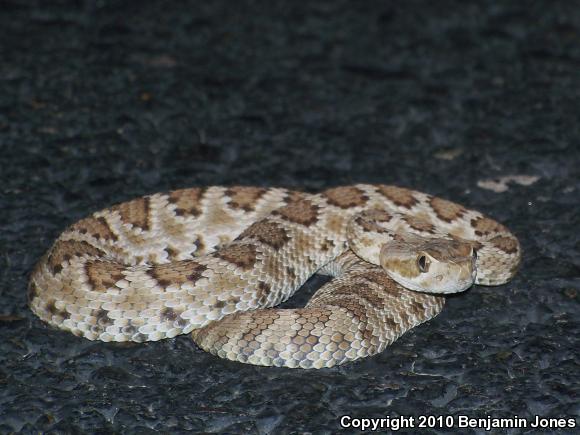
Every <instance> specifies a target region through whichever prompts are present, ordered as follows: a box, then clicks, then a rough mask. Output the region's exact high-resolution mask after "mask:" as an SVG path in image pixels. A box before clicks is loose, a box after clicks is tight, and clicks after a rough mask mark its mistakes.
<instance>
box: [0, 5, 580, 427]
mask: <svg viewBox="0 0 580 435" xmlns="http://www.w3.org/2000/svg"><path fill="white" fill-rule="evenodd" d="M0 10H1V12H0V177H1V183H0V433H10V432H20V431H21V432H23V433H38V432H49V433H78V432H86V433H113V432H114V433H155V432H162V433H168V432H174V433H183V432H186V431H192V432H228V433H258V434H270V433H272V434H283V433H304V432H311V433H337V432H340V430H341V427H340V425H339V423H340V417H341V416H343V415H350V416H353V417H385V418H386V417H391V418H396V417H398V416H407V417H408V416H420V415H433V416H436V415H451V416H453V417H455V418H458V416H459V415H468V416H470V417H486V416H490V417H511V416H514V415H518V416H520V417H523V418H525V419H528V421H529V422H531V421H532V420H533V417H534V416H535V415H539V416H542V417H546V418H557V417H561V418H571V419H576V420H575V422H576V424H578V425H580V405H579V402H580V401H579V393H580V391H579V390H580V387H579V379H580V367H579V351H578V349H579V339H578V338H579V335H580V319H579V318H580V316H579V308H580V307H579V297H580V296H579V293H580V238H579V233H578V228H579V227H580V175H579V174H580V169H579V168H580V122H579V107H580V105H579V103H580V74H579V70H580V44H579V43H578V41H579V38H580V8H578V4H577V3H576V2H573V1H570V2H568V1H563V0H562V1H545V2H542V1H534V2H531V1H529V2H528V1H521V2H520V1H518V2H516V1H514V2H495V1H474V2H466V1H448V0H444V1H437V2H434V1H405V2H386V1H361V2H352V1H347V0H340V1H339V0H328V1H312V2H310V1H308V2H291V1H288V2H282V1H235V2H233V1H225V0H223V1H209V2H202V1H198V2H193V1H189V2H187V1H168V2H162V1H120V0H119V1H88V0H87V1H80V0H79V1H64V0H61V1H51V2H44V1H41V0H36V1H19V0H12V1H1V2H0ZM501 177H515V178H507V179H502V178H501ZM510 180H511V181H510ZM353 182H369V183H391V184H398V185H402V186H406V187H411V188H415V189H418V190H423V191H426V192H429V193H432V194H435V195H441V196H443V197H445V198H448V199H451V200H455V201H458V202H461V203H463V204H465V205H467V206H469V207H472V208H475V209H479V210H481V211H483V212H485V213H487V214H489V215H491V216H492V217H494V218H496V219H498V220H500V221H501V222H503V223H505V224H506V225H507V226H508V227H509V228H510V229H512V230H513V231H514V232H515V233H516V234H517V235H518V237H519V238H520V240H521V243H522V246H523V249H524V260H523V264H522V267H521V270H520V272H519V274H518V275H517V277H516V278H515V279H514V280H513V281H512V282H511V283H510V284H508V285H505V286H502V287H499V288H485V287H479V286H476V287H474V288H472V289H471V290H469V291H468V292H467V293H465V294H462V295H459V296H456V297H453V298H451V299H450V300H449V302H448V304H447V306H446V308H445V309H444V310H443V313H442V314H441V315H440V316H438V317H437V318H435V319H434V320H432V321H431V322H429V323H427V324H425V325H422V326H420V327H418V328H416V329H414V330H413V331H411V332H409V333H407V334H406V335H405V336H404V337H403V338H401V339H400V340H399V341H398V342H396V343H395V344H394V345H393V346H391V347H389V348H388V349H387V350H386V351H385V352H383V353H382V354H381V355H378V356H376V357H373V358H369V359H366V360H363V361H361V362H359V363H354V364H349V365H345V366H342V367H339V368H334V369H326V370H320V371H303V370H291V369H276V368H260V367H252V366H247V365H242V364H237V363H231V362H227V361H221V360H218V359H217V358H215V357H213V356H211V355H208V354H206V353H204V352H202V351H201V350H199V349H198V348H197V347H196V346H195V345H194V344H193V343H192V342H191V341H190V339H189V338H188V337H186V336H182V337H178V338H176V339H172V340H167V341H163V342H156V343H149V344H143V345H132V344H131V345H119V344H103V343H98V342H89V341H87V340H83V339H80V338H76V337H74V336H72V335H70V334H68V333H64V332H60V331H55V330H52V329H49V328H47V327H46V326H45V325H44V324H42V323H41V322H40V321H39V320H38V319H36V318H35V316H34V315H33V314H32V313H31V312H30V311H29V309H28V308H27V305H26V297H25V293H26V285H27V279H28V274H29V272H30V270H31V268H32V267H33V265H34V263H35V261H36V260H38V258H39V257H40V256H41V255H42V253H43V252H44V251H45V250H46V249H48V247H49V246H50V244H51V242H52V240H54V238H55V237H56V236H57V235H58V234H59V232H60V231H62V230H63V229H64V228H65V226H67V225H68V224H70V223H72V222H74V221H75V220H77V219H79V218H81V217H83V216H85V215H87V214H88V213H90V212H92V211H95V210H97V209H99V208H102V207H105V206H109V205H111V204H113V203H115V202H119V201H122V200H127V199H130V198H133V197H135V196H139V195H142V194H146V193H152V192H156V191H163V190H168V189H173V188H179V187H186V186H201V185H209V184H226V185H231V184H246V185H261V186H287V187H294V188H301V189H305V190H312V191H314V190H318V189H322V188H325V187H329V186H335V185H340V184H349V183H353ZM502 190H503V191H502ZM321 282H322V279H321V278H314V279H313V280H311V281H310V282H309V284H308V285H307V286H306V287H307V288H306V289H305V292H303V293H305V294H307V293H308V291H312V289H313V288H315V287H316V286H317V285H320V283H321ZM305 294H303V295H301V296H299V297H298V300H297V301H293V302H292V303H293V304H300V303H304V301H305V300H306V295H305ZM572 421H573V422H574V420H572ZM352 430H353V429H352V428H351V429H348V431H352ZM576 430H577V428H576ZM573 431H574V429H572V428H567V429H564V430H561V431H560V432H558V433H572V432H573ZM405 432H408V433H411V432H413V433H417V432H420V433H451V432H461V433H464V434H470V433H483V432H484V430H483V429H481V428H479V429H478V428H472V429H462V430H459V429H458V428H457V425H455V427H454V428H447V429H445V428H430V429H423V430H419V429H418V428H415V429H409V430H406V431H400V432H399V433H405ZM500 432H502V431H497V432H496V433H500ZM505 432H507V433H535V432H536V430H535V429H533V428H530V427H528V428H526V429H513V430H505ZM544 433H546V432H544Z"/></svg>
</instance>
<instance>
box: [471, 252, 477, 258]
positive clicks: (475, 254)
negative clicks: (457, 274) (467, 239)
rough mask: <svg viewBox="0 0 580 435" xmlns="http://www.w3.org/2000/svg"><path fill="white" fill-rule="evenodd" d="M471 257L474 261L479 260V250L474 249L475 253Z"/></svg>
mask: <svg viewBox="0 0 580 435" xmlns="http://www.w3.org/2000/svg"><path fill="white" fill-rule="evenodd" d="M471 256H472V257H473V260H474V261H475V260H477V250H476V249H474V250H473V252H472V253H471Z"/></svg>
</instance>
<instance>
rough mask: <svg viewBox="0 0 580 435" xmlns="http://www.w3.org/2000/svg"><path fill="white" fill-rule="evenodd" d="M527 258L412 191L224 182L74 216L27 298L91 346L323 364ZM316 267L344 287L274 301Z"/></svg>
mask: <svg viewBox="0 0 580 435" xmlns="http://www.w3.org/2000/svg"><path fill="white" fill-rule="evenodd" d="M520 256H521V250H520V245H519V243H518V240H517V238H516V237H515V236H514V235H513V234H512V233H510V232H509V231H508V230H507V229H506V228H505V227H504V226H503V225H501V224H499V223H497V222H496V221H494V220H492V219H490V218H488V217H486V216H484V215H482V214H481V213H479V212H477V211H474V210H469V209H466V208H465V207H463V206H461V205H459V204H456V203H453V202H450V201H447V200H445V199H441V198H438V197H435V196H431V195H428V194H425V193H421V192H417V191H413V190H409V189H405V188H401V187H396V186H387V185H365V184H358V185H351V186H342V187H335V188H331V189H328V190H325V191H323V192H321V193H317V194H310V193H303V192H298V191H292V190H286V189H282V188H261V187H243V186H236V187H220V186H212V187H205V188H190V189H182V190H175V191H172V192H168V193H157V194H152V195H148V196H144V197H141V198H137V199H134V200H131V201H128V202H124V203H121V204H118V205H115V206H112V207H110V208H107V209H104V210H101V211H98V212H96V213H94V214H93V215H91V216H90V217H87V218H85V219H82V220H80V221H78V222H76V223H74V224H73V225H71V226H70V227H69V228H67V229H66V230H65V231H64V232H63V233H62V234H61V235H60V236H59V237H58V239H57V240H56V241H55V243H54V244H53V245H52V247H51V248H50V249H49V251H48V252H47V253H46V254H45V255H44V256H43V257H42V258H41V259H40V261H39V262H38V264H37V265H36V267H35V268H34V270H33V272H32V274H31V278H30V284H29V290H28V299H29V304H30V307H31V308H32V310H33V311H34V313H36V315H38V317H40V318H41V319H42V320H43V321H45V322H47V323H48V324H50V325H52V326H55V327H58V328H60V329H63V330H67V331H70V332H72V333H73V334H75V335H77V336H81V337H85V338H87V339H89V340H102V341H135V342H144V341H155V340H160V339H164V338H169V337H175V336H176V335H178V334H186V333H190V332H191V336H192V338H193V340H194V341H195V342H196V343H197V344H198V345H199V346H200V347H201V348H202V349H204V350H206V351H209V352H211V353H213V354H215V355H218V356H219V357H222V358H227V359H230V360H234V361H240V362H243V363H249V364H255V365H265V366H285V367H292V368H293V367H302V368H321V367H331V366H334V365H337V364H342V363H345V362H347V361H353V360H356V359H359V358H363V357H366V356H369V355H374V354H377V353H379V352H381V351H383V350H384V349H385V347H386V346H388V345H389V344H390V343H392V342H393V341H394V340H396V339H397V338H398V337H399V336H401V335H402V334H403V333H404V332H405V331H407V330H409V329H411V328H413V327H414V326H416V325H418V324H420V323H422V322H425V321H427V320H429V319H431V318H432V317H434V316H435V315H437V314H438V313H439V312H440V311H441V309H442V307H443V304H444V301H445V296H444V294H445V293H452V292H458V291H463V290H465V289H466V288H468V287H469V286H471V285H472V284H473V283H477V284H481V285H500V284H504V283H506V282H507V281H509V280H510V279H511V278H512V277H513V275H514V274H515V272H516V270H517V267H518V264H519V261H520ZM314 273H324V274H329V275H332V276H334V279H332V280H331V281H329V282H328V283H326V284H325V285H323V286H322V287H321V288H320V289H319V290H318V291H317V292H316V293H315V294H314V296H313V297H312V299H311V300H310V301H309V302H308V304H307V305H306V306H305V307H304V308H298V309H276V308H272V307H274V306H276V305H278V304H279V303H281V302H283V301H285V300H286V299H288V298H289V297H290V296H292V295H293V294H294V293H295V292H296V290H297V289H299V288H300V286H301V285H302V284H303V283H304V282H305V281H306V280H307V279H308V278H309V277H310V276H311V275H313V274H314Z"/></svg>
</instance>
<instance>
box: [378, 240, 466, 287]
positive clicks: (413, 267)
mask: <svg viewBox="0 0 580 435" xmlns="http://www.w3.org/2000/svg"><path fill="white" fill-rule="evenodd" d="M476 263H477V252H476V250H475V248H474V246H473V245H472V244H471V243H469V242H467V241H463V240H446V239H429V238H424V237H420V236H417V235H412V236H404V237H400V238H398V239H396V240H393V241H391V242H388V243H385V244H384V245H383V246H382V248H381V253H380V265H381V266H382V267H383V269H384V270H385V271H386V272H387V274H388V275H389V276H390V277H391V278H393V279H394V280H395V281H397V282H398V283H399V284H401V285H402V286H403V287H405V288H407V289H409V290H415V291H420V292H426V293H458V292H462V291H464V290H467V289H468V288H469V287H471V286H472V285H473V283H474V282H475V277H476V274H477V265H476Z"/></svg>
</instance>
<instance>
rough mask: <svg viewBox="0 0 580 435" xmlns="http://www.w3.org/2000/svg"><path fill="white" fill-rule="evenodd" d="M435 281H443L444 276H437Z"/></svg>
mask: <svg viewBox="0 0 580 435" xmlns="http://www.w3.org/2000/svg"><path fill="white" fill-rule="evenodd" d="M435 279H436V280H437V281H443V275H437V276H436V277H435Z"/></svg>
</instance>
